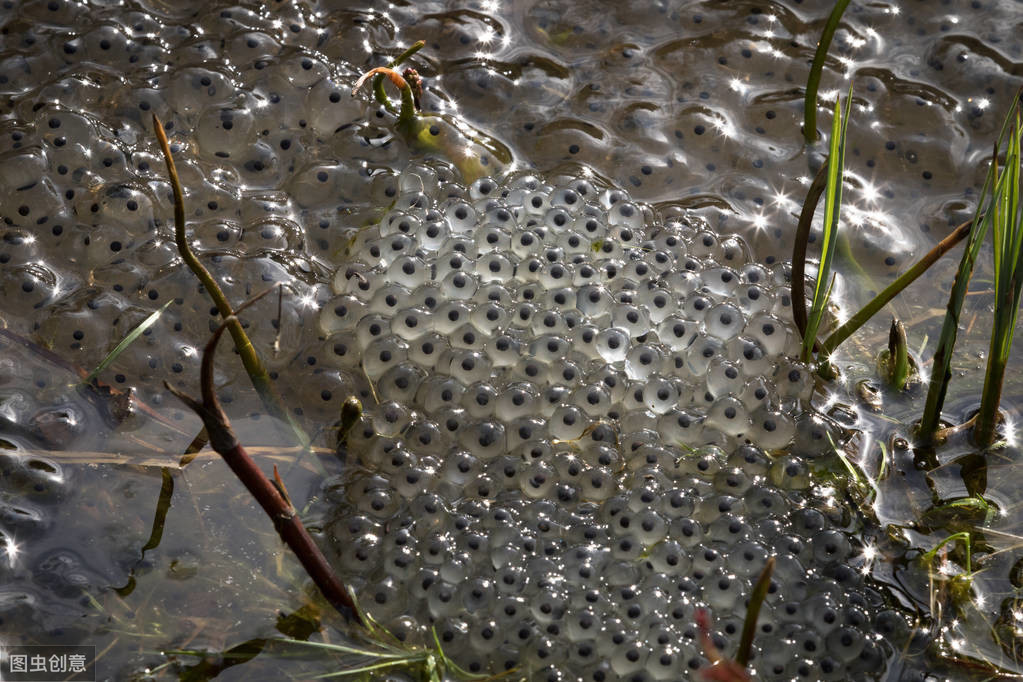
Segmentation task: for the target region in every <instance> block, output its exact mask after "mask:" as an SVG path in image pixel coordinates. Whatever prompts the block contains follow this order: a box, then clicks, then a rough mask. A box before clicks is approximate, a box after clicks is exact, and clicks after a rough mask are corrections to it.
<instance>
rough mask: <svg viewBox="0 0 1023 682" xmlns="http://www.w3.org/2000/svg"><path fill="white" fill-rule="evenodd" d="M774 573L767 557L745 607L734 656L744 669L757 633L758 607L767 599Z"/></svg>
mask: <svg viewBox="0 0 1023 682" xmlns="http://www.w3.org/2000/svg"><path fill="white" fill-rule="evenodd" d="M772 573H774V557H768V559H767V563H766V564H764V570H763V571H761V572H760V577H759V578H757V584H756V585H754V586H753V592H752V594H750V598H749V602H748V605H747V606H746V618H745V619H744V620H743V623H742V637H741V639H740V640H739V651H738V653H737V654H736V656H735V662H736V663H738V664H739V665H741V666H742V667H743V668H745V667H746V666H747V665H748V664H749V659H750V654H751V652H752V651H753V637H754V636H755V635H756V633H757V618H759V617H760V607H761V606H763V604H764V600H765V599H767V590H768V589H770V587H771V574H772Z"/></svg>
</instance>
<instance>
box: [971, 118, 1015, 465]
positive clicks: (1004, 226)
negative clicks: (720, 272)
mask: <svg viewBox="0 0 1023 682" xmlns="http://www.w3.org/2000/svg"><path fill="white" fill-rule="evenodd" d="M1020 136H1021V131H1020V117H1019V113H1018V112H1016V116H1015V124H1014V125H1013V128H1012V130H1011V132H1010V134H1009V148H1008V151H1007V152H1006V155H1005V170H1004V176H1005V178H1007V179H1006V181H1005V184H1004V185H1003V186H1002V187H1001V191H999V192H997V193H996V194H995V197H994V201H995V202H996V208H995V211H994V213H995V219H994V222H993V224H992V228H991V231H992V234H993V241H994V264H995V303H994V308H995V309H994V320H993V324H992V329H991V342H990V345H989V351H988V363H987V368H986V370H985V372H984V388H983V389H982V392H981V400H980V410H979V411H978V412H977V422H976V425H975V426H974V430H973V439H974V442H975V443H977V444H978V445H980V446H981V447H990V446H991V445H992V444H993V443H994V441H995V438H996V433H997V428H998V404H999V402H1000V401H1001V395H1002V383H1003V381H1004V379H1005V369H1006V366H1007V364H1008V361H1009V352H1010V350H1011V348H1012V339H1013V336H1014V333H1015V330H1016V319H1017V315H1018V311H1019V298H1020V287H1021V286H1023V281H1021V280H1020V274H1021V271H1023V268H1021V266H1020V263H1021V259H1023V253H1021V251H1023V249H1021V241H1020V240H1021V233H1023V229H1021V225H1020V202H1019V195H1020V187H1019V183H1020Z"/></svg>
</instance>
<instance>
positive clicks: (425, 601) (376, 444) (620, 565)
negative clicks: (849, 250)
mask: <svg viewBox="0 0 1023 682" xmlns="http://www.w3.org/2000/svg"><path fill="white" fill-rule="evenodd" d="M399 184H400V188H399V190H400V191H399V193H398V196H397V199H396V201H395V204H394V207H393V209H392V210H391V211H390V212H389V213H388V214H387V215H386V216H385V217H384V218H383V219H382V220H381V221H380V222H379V224H377V225H374V226H372V227H369V228H366V229H365V230H363V231H362V232H360V233H359V234H358V236H357V237H356V238H355V239H354V240H353V242H352V244H351V245H350V249H349V251H350V255H351V260H350V261H349V262H348V263H347V264H346V265H344V266H342V267H341V268H340V269H339V270H338V272H337V275H336V277H335V281H334V289H335V293H336V296H335V298H333V299H332V300H331V301H329V302H328V303H327V305H326V306H325V307H324V308H323V311H322V314H321V318H320V324H321V328H322V331H323V332H324V333H325V334H327V335H328V339H327V347H328V348H330V349H332V351H333V360H334V361H335V364H338V365H340V366H342V367H347V368H348V370H350V371H352V372H364V374H365V377H366V378H367V379H368V380H369V381H370V383H371V384H372V386H373V395H374V396H375V397H376V398H377V404H375V405H369V406H367V410H366V412H365V414H364V415H363V418H362V421H361V422H360V423H359V424H358V425H356V427H355V428H354V429H353V430H352V432H351V433H350V434H349V436H348V439H347V450H348V456H349V462H350V463H351V464H352V466H351V467H350V471H349V472H348V473H347V474H346V475H345V476H344V477H343V478H341V479H338V480H334V481H332V482H331V484H330V485H329V486H328V491H329V495H328V497H330V498H332V500H333V502H335V503H336V504H337V507H336V514H335V516H333V517H332V520H331V522H330V523H329V524H328V526H327V530H328V532H329V534H330V536H331V538H332V541H333V543H334V547H335V550H336V554H337V558H336V561H337V564H338V565H339V566H340V567H341V570H342V571H343V577H344V579H345V580H346V581H348V582H349V583H350V584H351V585H353V587H354V588H355V589H356V591H357V593H358V594H359V596H360V599H361V603H362V605H363V606H364V607H365V608H366V610H367V611H368V612H369V613H370V614H372V615H373V616H374V617H375V618H376V619H377V620H379V621H380V622H382V623H383V624H384V625H385V626H386V627H388V628H389V629H390V630H391V631H392V632H394V633H395V634H396V635H397V636H399V637H400V638H402V639H406V640H409V641H420V642H423V641H429V629H430V628H436V632H437V634H438V637H439V638H440V641H441V643H442V645H443V646H444V647H445V652H446V653H447V654H448V655H449V656H451V657H452V658H453V659H454V660H455V661H457V662H458V663H459V664H460V665H462V666H463V667H464V668H466V669H467V670H469V671H472V672H486V671H491V672H497V671H501V670H505V669H509V668H512V667H516V668H518V669H519V670H520V671H522V672H524V673H526V674H527V675H528V676H529V677H531V678H534V679H587V680H611V679H617V678H621V679H677V678H679V677H680V676H692V675H693V674H694V672H695V671H696V670H698V669H699V668H700V667H701V666H703V665H705V664H706V660H705V659H704V658H703V656H702V646H701V644H700V638H699V633H698V630H697V627H696V625H695V623H696V620H695V617H694V614H695V613H696V611H697V609H707V610H708V611H709V613H710V614H711V621H712V623H713V627H714V632H713V635H712V637H713V640H714V642H715V643H716V644H717V645H718V647H719V648H721V649H723V650H724V651H726V652H734V650H735V647H736V645H737V642H738V639H739V634H740V632H741V628H742V621H743V618H744V615H745V611H746V599H747V597H748V595H749V594H750V590H751V584H752V583H753V582H754V581H755V580H756V578H757V576H758V575H759V573H760V572H761V570H762V569H763V567H764V564H765V562H766V560H767V558H768V557H769V556H775V557H776V561H777V568H776V570H775V577H774V580H773V582H772V585H771V588H770V592H769V594H768V597H767V601H766V604H765V606H764V610H763V612H762V615H761V617H760V621H759V627H758V640H757V642H756V643H755V658H754V660H753V663H752V665H753V667H754V669H755V670H756V672H757V674H758V675H759V676H762V677H764V678H765V679H793V678H796V679H854V678H857V677H865V678H869V677H870V676H871V675H873V674H876V673H877V671H879V670H880V669H881V668H882V667H883V661H884V660H885V659H886V658H887V657H888V655H889V654H890V653H891V652H890V651H886V649H885V647H887V646H888V645H886V644H884V643H883V642H882V641H880V640H879V639H878V638H877V636H876V635H875V634H871V633H873V632H875V630H874V629H873V627H872V625H871V623H872V621H873V620H874V619H876V618H881V619H884V618H888V617H891V616H893V615H894V614H892V613H891V612H884V611H882V610H881V604H880V599H879V597H878V595H877V594H876V593H875V592H873V591H872V590H871V589H869V588H868V587H867V586H865V585H863V584H862V578H861V573H860V571H859V570H857V569H856V568H855V564H856V563H857V558H856V554H857V552H856V550H855V548H854V547H853V546H852V545H851V543H850V540H849V538H848V536H847V535H846V534H844V533H843V532H841V531H840V530H838V529H837V527H836V524H837V526H840V525H841V523H842V522H841V520H840V519H841V518H842V515H841V513H838V512H836V510H834V509H829V508H827V506H826V505H823V504H822V503H821V502H820V500H819V499H817V498H816V497H815V496H814V494H813V492H812V491H811V485H810V475H809V472H808V467H807V462H806V459H807V458H808V457H812V456H814V455H816V454H820V453H821V451H822V447H823V445H822V442H827V440H826V439H822V438H821V433H820V424H819V422H818V421H817V420H816V419H815V418H813V417H811V416H809V415H807V414H805V413H803V412H801V406H802V405H804V404H805V403H807V402H808V399H809V396H810V392H811V391H812V385H811V382H810V379H809V373H808V371H807V369H806V368H805V367H804V366H802V365H800V364H798V363H797V362H795V361H793V360H792V359H791V358H790V357H789V354H790V353H792V352H793V351H794V350H795V348H796V344H797V343H798V341H797V338H796V334H795V331H794V329H793V327H792V326H791V324H789V323H788V322H787V321H786V320H788V319H790V317H791V313H790V311H788V310H787V307H788V305H789V299H788V284H787V281H786V280H787V274H788V273H787V270H786V269H785V268H784V267H781V266H775V267H774V269H768V268H765V267H763V266H761V265H758V264H755V263H752V262H749V260H748V257H747V249H746V248H745V246H744V244H743V243H742V241H741V240H739V239H738V238H734V237H725V238H722V237H718V236H715V235H714V234H713V233H711V232H710V231H708V230H707V229H705V226H703V225H702V224H701V223H699V222H698V221H696V220H694V219H692V218H690V217H689V216H685V215H681V216H676V217H675V218H672V219H669V220H666V221H662V220H658V219H657V218H656V216H655V215H654V214H653V212H652V211H651V210H650V209H649V208H646V207H644V206H641V205H638V204H637V203H634V202H633V201H631V200H630V198H629V196H628V195H627V194H626V193H625V192H623V191H620V190H616V189H606V190H603V191H601V190H599V189H597V188H596V187H595V186H594V184H593V183H591V182H590V181H588V180H586V179H578V178H577V179H575V180H574V181H570V182H568V183H567V184H562V185H559V186H553V185H551V184H547V183H546V182H545V181H544V180H542V179H540V178H538V177H535V176H532V175H511V176H510V177H509V178H508V179H506V180H504V181H499V180H494V179H491V178H483V179H481V180H477V181H476V182H474V183H473V184H472V185H470V186H469V187H467V188H466V187H464V186H461V185H459V184H457V183H456V182H439V181H438V172H437V170H436V169H434V168H430V167H427V166H418V167H414V168H412V169H410V170H408V171H406V172H405V173H404V174H403V175H402V176H401V181H400V183H399ZM782 449H785V451H786V452H787V453H788V454H778V453H779V451H781V450H782ZM768 451H772V452H774V453H775V454H774V455H771V454H768ZM779 642H784V643H785V644H784V645H783V646H779Z"/></svg>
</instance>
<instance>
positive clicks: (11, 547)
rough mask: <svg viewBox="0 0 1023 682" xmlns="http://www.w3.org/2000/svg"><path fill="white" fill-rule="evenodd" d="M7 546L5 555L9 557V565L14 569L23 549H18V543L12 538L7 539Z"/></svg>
mask: <svg viewBox="0 0 1023 682" xmlns="http://www.w3.org/2000/svg"><path fill="white" fill-rule="evenodd" d="M5 545H6V546H5V547H4V553H5V554H6V555H7V565H8V566H10V567H13V566H14V564H15V562H17V560H18V555H19V554H20V553H21V549H20V548H19V547H18V543H16V542H15V541H14V540H12V539H11V538H7V542H6V543H5Z"/></svg>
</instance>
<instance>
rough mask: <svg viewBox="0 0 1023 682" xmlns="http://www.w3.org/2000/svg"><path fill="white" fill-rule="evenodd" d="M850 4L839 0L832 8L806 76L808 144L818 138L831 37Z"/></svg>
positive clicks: (804, 101) (804, 105)
mask: <svg viewBox="0 0 1023 682" xmlns="http://www.w3.org/2000/svg"><path fill="white" fill-rule="evenodd" d="M848 5H849V0H838V2H836V3H835V6H834V8H832V10H831V14H830V15H829V16H828V23H826V24H825V25H824V31H823V32H822V33H821V39H820V42H818V43H817V51H816V52H815V53H814V55H813V64H812V65H811V66H810V75H809V76H807V78H806V95H805V96H804V98H803V139H804V140H806V143H807V144H813V143H814V141H815V140H816V139H817V89H818V88H819V87H820V84H821V72H822V71H823V70H824V60H825V59H826V58H827V56H828V48H829V47H831V39H832V38H833V37H834V35H835V31H836V30H837V29H838V22H840V21H841V20H842V13H843V12H845V8H846V7H847V6H848Z"/></svg>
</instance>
